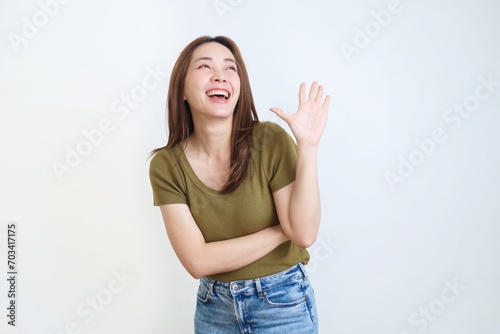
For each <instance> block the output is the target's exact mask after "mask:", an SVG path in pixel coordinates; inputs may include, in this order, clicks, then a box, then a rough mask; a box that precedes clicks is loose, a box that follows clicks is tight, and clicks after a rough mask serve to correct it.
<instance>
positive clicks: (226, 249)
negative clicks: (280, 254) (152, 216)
mask: <svg viewBox="0 0 500 334" xmlns="http://www.w3.org/2000/svg"><path fill="white" fill-rule="evenodd" d="M160 210H161V213H162V216H163V221H164V223H165V228H166V230H167V235H168V238H169V240H170V243H171V244H172V247H173V249H174V251H175V253H176V255H177V257H178V258H179V260H180V261H181V263H182V265H183V266H184V268H186V270H187V271H188V272H189V274H190V275H191V276H193V277H194V278H196V279H198V278H201V277H204V276H209V275H213V274H219V273H223V272H228V271H232V270H236V269H240V268H242V267H245V266H247V265H249V264H251V263H253V262H255V261H257V260H259V259H260V258H262V257H264V256H265V255H267V254H268V253H270V252H271V251H272V250H274V249H275V248H276V247H278V246H279V245H281V244H282V243H284V242H285V241H288V240H289V238H288V237H287V236H286V235H285V233H283V230H282V228H281V226H280V225H277V226H273V227H268V228H266V229H264V230H261V231H259V232H255V233H253V234H249V235H246V236H242V237H238V238H234V239H228V240H224V241H215V242H205V239H204V237H203V234H202V233H201V231H200V229H199V227H198V225H197V224H196V222H195V220H194V218H193V216H192V214H191V211H190V209H189V207H188V206H187V205H186V204H167V205H162V206H160Z"/></svg>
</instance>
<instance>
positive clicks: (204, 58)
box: [194, 57, 236, 64]
mask: <svg viewBox="0 0 500 334" xmlns="http://www.w3.org/2000/svg"><path fill="white" fill-rule="evenodd" d="M200 60H210V61H212V60H213V59H212V58H211V57H200V58H198V59H196V60H195V61H194V62H195V63H196V62H198V61H200ZM224 61H230V62H233V63H235V64H236V61H235V60H234V59H232V58H224Z"/></svg>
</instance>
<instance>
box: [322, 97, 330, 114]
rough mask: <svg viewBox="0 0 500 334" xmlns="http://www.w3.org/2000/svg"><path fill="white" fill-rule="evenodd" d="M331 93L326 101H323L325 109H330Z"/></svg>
mask: <svg viewBox="0 0 500 334" xmlns="http://www.w3.org/2000/svg"><path fill="white" fill-rule="evenodd" d="M330 100H331V98H330V95H327V96H326V99H325V102H323V109H325V110H328V107H329V106H330Z"/></svg>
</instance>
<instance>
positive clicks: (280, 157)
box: [150, 122, 309, 282]
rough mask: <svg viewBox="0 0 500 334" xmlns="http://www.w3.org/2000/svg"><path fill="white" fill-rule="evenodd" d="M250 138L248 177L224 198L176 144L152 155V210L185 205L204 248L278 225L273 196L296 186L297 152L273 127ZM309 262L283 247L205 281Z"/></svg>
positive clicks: (261, 127) (260, 128) (266, 125)
mask: <svg viewBox="0 0 500 334" xmlns="http://www.w3.org/2000/svg"><path fill="white" fill-rule="evenodd" d="M252 135H253V149H252V158H253V159H252V160H253V162H252V166H251V170H250V173H249V175H248V176H247V178H246V179H245V180H244V181H243V182H242V183H241V185H240V186H239V188H238V189H236V190H235V191H234V192H232V193H229V194H222V193H220V192H219V191H216V190H214V189H211V188H209V187H207V186H206V185H205V184H204V183H202V182H201V181H200V179H198V177H197V176H196V174H195V173H194V171H193V170H192V168H191V166H190V164H189V162H188V160H187V158H186V156H185V155H184V152H183V150H182V148H181V146H180V145H179V144H178V145H176V146H174V147H172V148H170V149H162V150H160V151H159V152H157V153H156V155H155V156H154V157H153V159H152V160H151V164H150V180H151V185H152V188H153V197H154V205H157V206H158V205H164V204H173V203H183V204H187V205H188V206H189V208H190V209H191V213H192V215H193V217H194V219H195V221H196V223H197V224H198V227H199V228H200V230H201V232H202V234H203V236H204V238H205V241H206V242H213V241H220V240H227V239H232V238H236V237H240V236H244V235H247V234H251V233H254V232H257V231H260V230H262V229H265V228H266V227H270V226H274V225H277V224H279V220H278V215H277V212H276V208H275V206H274V200H273V192H275V191H277V190H279V189H281V188H283V187H284V186H286V185H288V184H290V183H291V182H293V181H294V180H295V167H296V160H297V148H296V145H295V142H294V141H293V140H292V138H291V137H290V136H289V135H288V133H287V132H286V131H285V130H284V129H283V128H281V127H280V126H279V125H277V124H275V123H271V122H261V123H257V124H255V126H254V129H253V133H252ZM186 242H189V240H187V241H186ZM308 261H309V253H308V252H307V250H306V249H304V248H300V247H298V246H296V245H295V244H293V243H292V242H291V241H288V242H285V243H283V244H281V245H280V246H278V247H277V248H275V249H274V250H273V251H271V252H270V253H269V254H267V255H265V256H264V257H263V258H261V259H259V260H257V261H255V262H253V263H251V264H249V265H247V266H245V267H243V268H240V269H237V270H234V271H230V272H226V273H220V274H216V275H212V276H210V277H209V278H211V279H214V280H219V281H225V282H230V281H236V280H246V279H253V278H257V277H263V276H267V275H272V274H275V273H277V272H280V271H283V270H286V269H288V268H290V267H292V266H294V265H296V264H297V263H299V262H303V263H304V264H306V263H307V262H308Z"/></svg>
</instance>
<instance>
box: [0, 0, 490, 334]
mask: <svg viewBox="0 0 500 334" xmlns="http://www.w3.org/2000/svg"><path fill="white" fill-rule="evenodd" d="M61 1H62V0H61ZM44 3H50V1H49V0H42V1H41V2H37V1H33V0H29V1H26V0H25V1H6V0H1V1H0V36H1V38H0V110H1V119H0V152H1V157H2V160H1V164H0V168H1V173H0V191H1V195H0V196H1V198H0V224H1V225H0V247H1V249H2V250H1V253H0V255H1V256H0V257H1V258H0V260H1V262H0V263H1V265H0V267H1V268H2V272H3V273H4V274H5V275H6V272H7V268H6V255H5V254H6V249H7V247H6V246H7V240H6V234H7V224H8V223H10V222H16V223H17V226H18V228H17V240H18V241H17V243H18V244H17V246H18V254H17V255H18V257H17V264H18V270H19V276H18V285H17V292H18V296H17V297H18V298H17V303H18V309H17V324H18V327H16V328H11V326H6V322H7V320H8V318H7V317H6V315H7V310H6V307H4V306H2V307H1V309H2V310H3V311H2V314H1V316H0V319H2V320H1V327H0V329H1V330H0V331H1V332H2V333H25V334H49V333H52V334H56V333H67V334H69V333H92V334H100V333H103V334H104V333H105V334H110V333H123V334H136V333H147V334H156V333H158V334H159V333H176V334H177V333H191V332H192V323H193V314H194V305H195V298H196V297H195V292H196V289H197V281H195V280H194V279H192V278H191V277H190V276H189V275H188V274H187V273H186V271H185V270H184V269H183V268H182V267H181V265H180V264H179V262H178V260H177V258H176V257H175V254H174V253H173V251H172V249H171V246H170V244H169V242H168V239H167V236H166V233H165V231H164V227H163V223H162V220H161V216H160V213H159V210H158V208H156V207H153V206H152V194H151V188H150V184H149V178H148V166H149V161H148V159H147V154H148V152H149V151H150V150H151V149H153V148H155V147H159V146H163V145H164V144H165V143H166V133H165V98H166V93H167V89H168V79H169V73H170V71H171V68H172V66H173V63H174V61H175V59H176V58H177V56H178V54H179V52H180V51H181V50H182V48H183V47H184V46H185V45H187V44H188V43H189V42H190V41H191V40H192V39H194V38H196V37H198V36H200V35H205V34H208V35H219V34H222V35H227V36H230V37H231V38H233V39H234V40H235V41H236V42H237V43H238V44H239V46H240V48H241V50H242V52H243V55H244V58H245V60H246V62H247V67H248V70H249V73H250V80H251V83H252V87H253V92H254V97H255V99H256V103H257V107H258V111H259V114H260V117H261V119H262V120H274V121H276V122H278V123H280V124H283V123H282V122H280V121H279V120H278V119H276V118H275V117H273V114H272V113H271V112H269V111H268V109H269V108H270V107H273V106H277V107H281V108H283V109H285V110H287V111H289V112H293V111H295V108H296V106H297V90H298V86H299V84H300V82H302V81H306V82H308V83H310V82H311V81H313V80H318V81H320V83H322V84H323V85H324V86H325V87H326V89H327V91H328V92H329V93H330V94H331V95H332V98H333V99H332V103H331V107H330V117H329V121H328V125H327V128H326V132H325V134H324V137H323V139H322V146H321V157H320V164H319V168H320V182H321V191H322V204H323V220H322V225H321V230H320V234H319V236H318V241H317V243H316V244H315V245H313V247H312V248H311V249H310V251H311V254H312V260H311V266H310V272H311V277H312V281H313V284H314V287H315V290H316V295H317V303H318V308H319V315H320V332H321V333H332V334H336V333H340V334H361V333H376V334H379V333H380V334H414V333H422V332H426V333H429V334H431V333H440V334H442V333H453V334H470V333H481V334H498V333H500V303H499V300H500V288H499V282H500V263H499V259H500V224H499V223H500V174H499V171H500V158H499V153H498V152H499V149H500V131H499V130H500V129H499V126H500V115H499V111H500V110H499V109H500V85H499V82H500V62H499V59H500V38H499V36H500V34H499V33H500V21H499V20H498V17H499V14H500V4H499V3H498V2H496V1H493V0H475V1H472V0H469V1H466V0H459V1H451V0H448V1H431V0H419V1H417V0H401V1H400V2H399V5H397V3H396V4H395V3H394V2H393V3H391V2H389V1H386V0H373V1H368V0H356V1H349V2H347V1H342V2H340V1H326V0H323V1H319V0H316V1H307V2H306V1H298V0H294V1H290V0H287V1H264V0H254V1H243V0H220V1H212V0H210V1H201V0H197V1H159V0H145V1H123V0H122V1H111V0H107V1H95V0H87V1H78V0H73V1H69V2H68V3H64V4H59V5H58V7H57V8H56V7H54V3H55V2H52V5H50V6H49V5H47V6H45V5H42V4H44ZM391 6H392V7H391ZM44 7H45V9H43V8H44ZM388 7H389V8H390V9H391V10H392V11H393V13H392V14H390V18H389V17H388V16H387V15H386V16H384V15H382V14H383V13H386V14H387V13H390V12H388V11H387V9H388ZM381 10H385V12H381ZM45 12H50V14H51V15H50V16H49V15H48V14H45ZM374 13H375V14H374ZM376 13H379V14H376ZM381 13H382V14H381ZM376 17H378V20H379V21H380V22H381V23H378V21H377V19H376ZM30 24H31V25H32V24H36V25H34V27H35V28H34V29H33V27H31V30H30V28H29V25H30ZM37 25H38V27H37ZM360 31H361V32H360ZM363 31H364V32H363ZM367 34H368V35H367ZM363 35H365V36H364V37H363ZM347 48H350V50H351V51H352V50H354V48H356V53H351V54H349V53H348V52H346V51H345V50H347ZM342 50H344V51H342ZM157 70H159V71H160V72H161V75H158V76H157V80H156V81H155V80H150V79H151V78H150V79H147V78H148V75H150V74H149V72H151V71H157ZM145 78H146V80H149V81H148V83H149V84H150V85H149V86H148V87H150V86H151V85H153V86H155V87H154V89H150V90H145V89H144V88H141V87H142V85H143V80H144V79H145ZM480 78H483V79H480ZM488 78H489V79H490V81H492V82H493V84H490V86H489V89H490V91H488V90H487V88H486V86H484V85H483V84H482V83H481V80H488ZM478 87H479V88H478ZM150 88H151V87H150ZM476 92H479V93H481V94H482V95H480V96H482V98H481V100H479V99H478V98H476V97H475V94H476ZM140 93H143V94H142V95H140ZM131 94H135V95H134V96H135V97H136V99H135V100H132V102H130V105H131V106H130V107H125V106H126V104H125V102H124V101H123V100H122V99H123V96H125V95H129V96H131ZM486 95H487V97H486ZM476 102H478V103H477V104H476V105H474V103H476ZM463 103H469V105H468V108H469V109H473V111H472V112H470V113H469V112H467V114H466V113H464V115H467V117H461V116H458V115H459V114H457V113H454V112H453V109H452V108H453V107H454V105H457V104H458V105H460V104H463ZM471 105H472V107H471ZM450 108H451V110H452V111H451V113H450V111H449V110H450ZM127 109H128V110H127ZM126 112H127V113H126ZM451 117H453V118H451ZM102 122H104V123H105V124H106V122H107V125H106V126H105V127H104V128H105V130H107V133H104V134H102V137H99V135H97V134H96V132H95V131H94V132H92V131H93V130H94V129H96V128H99V125H100V124H101V123H102ZM458 122H460V123H458ZM85 131H87V132H90V133H94V134H96V135H95V137H94V141H95V145H94V144H92V145H90V144H89V143H90V142H89V140H88V139H87V138H86V136H85V135H84V132H85ZM436 131H437V133H440V134H441V135H440V136H438V137H439V138H438V139H439V140H440V142H439V143H433V144H431V143H430V142H429V140H430V139H429V138H432V133H433V132H434V133H435V132H436ZM416 142H419V143H427V146H424V148H425V150H426V151H427V154H426V153H425V152H423V151H422V150H423V149H419V146H418V145H417V143H416ZM89 145H90V146H89ZM421 145H423V144H421ZM78 148H79V149H80V150H81V152H84V153H85V154H86V156H83V157H82V158H81V160H80V161H79V160H77V158H74V157H73V160H72V163H73V167H70V166H68V164H67V162H66V159H70V162H71V158H68V155H70V153H68V152H70V151H71V150H76V149H78ZM409 159H412V161H413V163H414V164H415V165H417V166H416V167H413V168H412V167H411V166H410V167H408V164H409V163H411V162H409ZM403 160H405V161H407V162H406V163H402V162H401V161H403ZM58 164H59V165H58ZM55 165H57V166H59V167H60V166H62V165H66V168H67V169H66V170H64V173H61V170H59V173H57V172H56V171H55V170H54V166H55ZM400 165H406V167H402V166H400ZM398 168H399V169H400V172H401V173H402V174H404V176H399V178H400V179H399V181H403V182H399V181H396V182H395V183H393V184H392V186H391V184H390V182H388V181H387V179H386V176H387V175H388V174H387V173H389V172H390V173H394V174H392V175H393V176H394V175H397V174H398V173H399V172H398ZM405 168H406V169H405ZM70 170H71V171H70ZM58 174H59V176H58ZM120 273H121V274H120ZM120 275H121V276H122V277H121V281H120V280H118V279H117V278H116V277H117V276H120ZM2 277H4V275H2ZM6 283H7V282H6V280H5V279H4V278H2V279H1V284H0V289H1V290H0V293H1V296H2V297H1V300H2V302H1V303H2V305H6V303H7V290H8V286H7V284H6ZM450 285H455V288H453V289H450V287H449V286H450ZM93 300H94V303H95V304H92V301H93ZM91 305H94V306H91ZM93 307H94V308H93Z"/></svg>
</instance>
